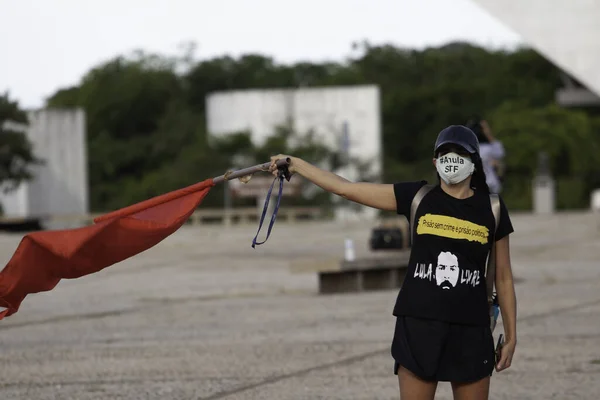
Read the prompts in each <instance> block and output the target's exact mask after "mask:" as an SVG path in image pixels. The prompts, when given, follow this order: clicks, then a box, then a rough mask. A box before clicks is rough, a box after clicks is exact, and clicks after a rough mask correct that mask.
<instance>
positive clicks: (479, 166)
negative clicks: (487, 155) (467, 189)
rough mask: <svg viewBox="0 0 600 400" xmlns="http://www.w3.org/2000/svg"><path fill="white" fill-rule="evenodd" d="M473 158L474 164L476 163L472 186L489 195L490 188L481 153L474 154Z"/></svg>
mask: <svg viewBox="0 0 600 400" xmlns="http://www.w3.org/2000/svg"><path fill="white" fill-rule="evenodd" d="M471 159H472V161H473V164H475V171H473V175H471V187H472V188H473V189H475V190H477V191H480V192H482V193H485V194H487V195H489V194H490V188H489V186H488V184H487V179H486V176H485V171H484V170H483V163H482V162H481V157H480V156H479V154H472V155H471Z"/></svg>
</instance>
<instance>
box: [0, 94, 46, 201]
mask: <svg viewBox="0 0 600 400" xmlns="http://www.w3.org/2000/svg"><path fill="white" fill-rule="evenodd" d="M27 124H28V120H27V114H26V113H25V112H24V111H23V110H21V109H20V108H19V104H18V103H17V102H16V101H12V100H10V98H9V95H8V93H5V94H4V95H1V96H0V183H1V184H2V187H3V191H4V192H9V191H12V190H14V189H16V188H18V187H19V185H20V184H21V183H23V182H25V181H28V180H30V179H32V178H33V176H34V172H33V171H32V169H31V168H32V167H33V166H35V165H39V164H41V163H42V160H41V159H39V158H37V157H36V156H35V154H34V152H33V148H32V145H31V142H30V141H29V140H28V139H27V136H26V133H25V132H24V131H23V130H24V129H26V128H27Z"/></svg>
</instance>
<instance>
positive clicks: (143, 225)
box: [0, 179, 215, 319]
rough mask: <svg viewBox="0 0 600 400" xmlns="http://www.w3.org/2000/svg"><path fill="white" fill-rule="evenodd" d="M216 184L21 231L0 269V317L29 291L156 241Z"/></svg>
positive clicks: (94, 268)
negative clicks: (82, 222)
mask: <svg viewBox="0 0 600 400" xmlns="http://www.w3.org/2000/svg"><path fill="white" fill-rule="evenodd" d="M214 185H215V183H214V182H213V180H212V179H207V180H205V181H203V182H200V183H197V184H195V185H192V186H188V187H186V188H183V189H179V190H176V191H173V192H169V193H166V194H163V195H161V196H157V197H154V198H152V199H149V200H146V201H143V202H141V203H137V204H134V205H132V206H129V207H125V208H122V209H120V210H117V211H114V212H111V213H108V214H105V215H102V216H100V217H98V218H96V219H95V220H94V225H90V226H86V227H83V228H77V229H66V230H57V231H42V232H33V233H29V234H27V235H25V237H23V239H22V240H21V243H20V244H19V247H18V248H17V250H16V251H15V253H14V254H13V256H12V258H11V259H10V261H9V262H8V264H6V266H5V267H4V269H3V270H2V272H0V306H2V307H5V308H6V310H4V311H2V312H0V319H3V318H4V317H6V316H10V315H12V314H14V313H16V312H17V310H18V309H19V306H20V305H21V302H22V301H23V299H24V298H25V296H27V295H28V294H30V293H38V292H44V291H48V290H51V289H53V288H54V287H55V286H56V285H57V284H58V282H60V280H61V279H73V278H79V277H81V276H84V275H89V274H92V273H94V272H98V271H100V270H102V269H104V268H106V267H108V266H111V265H113V264H115V263H117V262H119V261H123V260H125V259H127V258H129V257H132V256H134V255H136V254H139V253H141V252H142V251H145V250H147V249H149V248H150V247H152V246H154V245H156V244H158V243H159V242H161V241H162V240H163V239H165V238H166V237H167V236H169V235H171V234H172V233H173V232H175V231H176V230H177V229H179V228H180V227H181V225H183V224H184V223H185V221H186V220H187V219H188V218H189V217H190V216H191V215H192V213H193V212H194V210H195V209H196V207H197V206H198V205H199V204H200V203H201V202H202V200H203V199H204V197H205V196H206V195H207V194H208V192H209V191H210V189H211V188H212V187H213V186H214Z"/></svg>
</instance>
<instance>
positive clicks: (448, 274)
mask: <svg viewBox="0 0 600 400" xmlns="http://www.w3.org/2000/svg"><path fill="white" fill-rule="evenodd" d="M458 275H459V269H458V258H457V257H456V256H455V255H454V254H452V253H450V252H448V251H442V252H441V253H440V255H439V256H438V259H437V267H436V268H435V281H436V283H437V285H438V286H439V287H441V288H442V289H445V290H448V289H451V288H453V287H456V284H457V283H458Z"/></svg>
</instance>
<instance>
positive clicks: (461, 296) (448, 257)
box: [394, 181, 514, 325]
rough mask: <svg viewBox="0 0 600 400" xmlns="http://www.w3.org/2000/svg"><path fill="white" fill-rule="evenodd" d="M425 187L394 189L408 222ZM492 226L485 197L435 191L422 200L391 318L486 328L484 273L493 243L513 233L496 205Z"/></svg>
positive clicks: (398, 186) (404, 185)
mask: <svg viewBox="0 0 600 400" xmlns="http://www.w3.org/2000/svg"><path fill="white" fill-rule="evenodd" d="M426 183H427V182H425V181H420V182H405V183H397V184H395V185H394V192H395V194H396V203H397V212H398V214H401V215H404V216H406V217H407V218H408V219H409V221H410V206H411V203H412V200H413V198H414V196H415V194H416V193H417V191H418V190H419V189H420V188H421V187H422V186H423V185H425V184H426ZM495 227H496V223H495V220H494V214H493V213H492V208H491V205H490V198H489V195H487V194H485V193H482V192H477V190H475V194H474V195H473V196H471V197H469V198H467V199H456V198H454V197H452V196H450V195H449V194H447V193H446V192H444V191H443V190H442V188H441V187H440V186H439V185H436V186H435V187H434V188H433V189H432V190H431V191H430V192H429V193H427V195H426V196H425V197H424V198H423V200H421V203H420V205H419V208H418V209H417V213H416V216H415V227H412V226H411V227H410V228H411V230H415V232H414V242H413V244H412V249H411V254H410V260H409V264H408V270H407V272H406V277H405V279H404V283H403V284H402V288H401V289H400V293H399V294H398V299H397V300H396V305H395V307H394V315H396V316H398V315H409V316H413V317H419V318H427V319H435V320H439V321H447V322H452V323H458V324H466V325H488V324H489V311H488V304H487V288H486V281H485V269H486V261H487V256H488V253H489V251H490V249H491V243H492V241H493V240H496V241H497V240H500V239H502V238H503V237H505V236H507V235H509V234H510V233H512V232H513V231H514V229H513V226H512V223H511V221H510V217H509V215H508V210H507V209H506V205H505V204H504V202H503V201H502V199H500V221H499V224H498V230H497V231H496V234H495V237H494V230H495Z"/></svg>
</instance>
